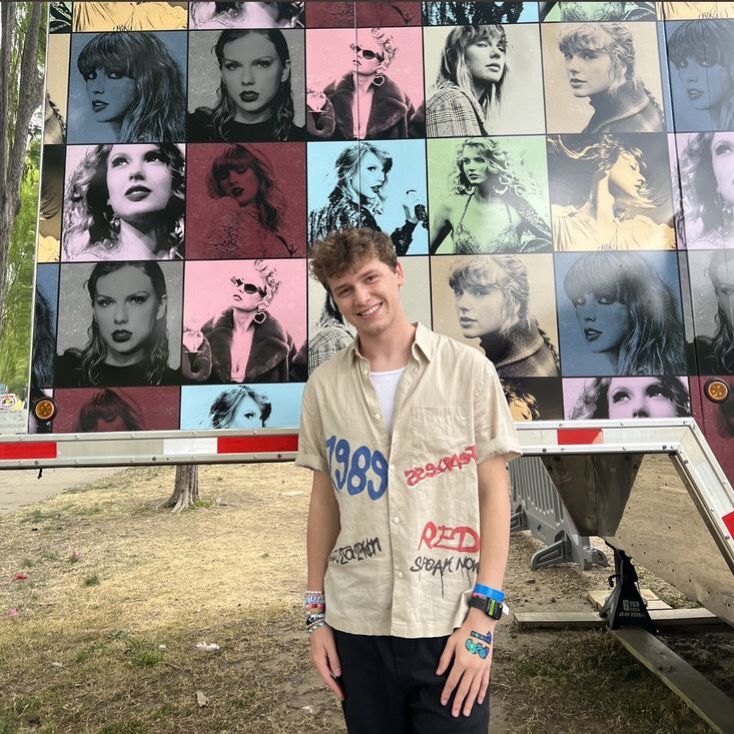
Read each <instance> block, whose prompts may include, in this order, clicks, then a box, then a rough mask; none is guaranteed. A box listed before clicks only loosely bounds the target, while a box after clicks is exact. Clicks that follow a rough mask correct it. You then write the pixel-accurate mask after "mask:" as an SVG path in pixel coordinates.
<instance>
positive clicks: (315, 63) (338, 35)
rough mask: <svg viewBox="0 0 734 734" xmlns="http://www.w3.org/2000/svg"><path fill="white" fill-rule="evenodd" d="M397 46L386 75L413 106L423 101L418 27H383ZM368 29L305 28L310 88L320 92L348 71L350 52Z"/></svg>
mask: <svg viewBox="0 0 734 734" xmlns="http://www.w3.org/2000/svg"><path fill="white" fill-rule="evenodd" d="M384 30H385V32H386V33H387V34H389V35H390V36H392V39H393V45H394V46H395V47H396V48H397V52H396V54H395V57H394V58H393V61H392V63H391V64H390V66H389V68H388V69H387V72H386V76H387V77H388V78H389V79H391V80H392V81H393V82H394V83H395V84H397V86H398V87H399V88H400V89H401V90H402V91H403V92H404V93H405V94H407V95H408V97H410V101H411V102H412V104H413V107H415V108H416V109H417V108H418V107H420V105H421V104H422V103H423V97H424V89H423V35H422V33H421V29H420V28H413V27H408V28H386V29H384ZM363 34H365V35H367V36H369V35H370V34H371V30H370V28H357V29H354V28H329V29H311V30H308V31H306V80H307V87H308V89H310V90H313V91H317V92H321V91H323V90H324V89H325V88H326V87H327V86H328V85H329V84H331V83H332V82H334V81H337V80H339V79H341V78H342V77H343V76H344V75H345V74H349V73H351V72H352V68H353V63H354V51H353V50H352V49H351V48H350V44H357V45H358V44H359V38H360V36H362V35H363Z"/></svg>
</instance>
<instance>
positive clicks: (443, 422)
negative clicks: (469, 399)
mask: <svg viewBox="0 0 734 734" xmlns="http://www.w3.org/2000/svg"><path fill="white" fill-rule="evenodd" d="M411 418H412V425H411V429H412V436H411V442H410V443H411V459H413V460H414V462H415V463H416V464H423V465H425V464H428V463H434V464H438V462H439V461H440V460H441V459H442V458H444V457H447V456H453V455H454V454H461V453H462V452H463V451H465V450H466V449H467V448H468V447H469V446H470V445H471V444H473V443H474V442H473V440H472V439H471V436H472V428H471V418H470V416H467V415H466V414H465V413H463V412H461V411H458V410H454V409H451V408H444V407H435V408H432V407H429V406H422V407H420V408H413V409H412V415H411Z"/></svg>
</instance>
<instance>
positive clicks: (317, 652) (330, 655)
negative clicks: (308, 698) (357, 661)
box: [311, 624, 344, 701]
mask: <svg viewBox="0 0 734 734" xmlns="http://www.w3.org/2000/svg"><path fill="white" fill-rule="evenodd" d="M311 663H312V664H313V666H314V668H316V670H317V671H318V673H319V675H320V676H321V679H322V680H323V681H324V683H326V685H327V686H328V687H329V688H331V690H332V692H333V693H334V695H335V696H336V697H337V698H338V699H339V700H340V701H343V700H344V692H343V691H342V689H341V686H340V685H339V684H338V683H337V682H336V678H339V677H340V676H341V674H342V669H341V665H340V664H339V656H338V655H337V653H336V642H335V641H334V632H333V631H332V629H331V627H329V625H328V624H327V625H324V626H323V627H319V629H317V630H315V631H314V632H312V633H311Z"/></svg>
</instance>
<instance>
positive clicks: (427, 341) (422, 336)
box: [346, 321, 438, 362]
mask: <svg viewBox="0 0 734 734" xmlns="http://www.w3.org/2000/svg"><path fill="white" fill-rule="evenodd" d="M413 326H415V327H416V329H415V339H414V340H413V344H412V346H411V348H410V350H411V354H412V355H413V356H414V357H415V358H416V359H418V360H420V356H419V355H420V354H422V355H423V356H424V357H425V358H426V360H427V361H428V362H430V361H431V359H432V358H433V350H434V348H435V346H436V341H437V340H438V335H437V334H435V333H434V332H433V331H431V330H430V329H428V328H427V327H425V326H423V324H421V323H420V322H419V321H417V322H415V323H414V324H413ZM346 351H347V354H348V355H349V356H350V358H351V359H352V361H353V362H356V361H357V360H363V361H364V360H366V357H364V355H363V354H362V353H361V352H360V351H359V337H358V336H355V337H354V341H353V342H352V343H351V344H350V345H349V346H348V347H347V349H346Z"/></svg>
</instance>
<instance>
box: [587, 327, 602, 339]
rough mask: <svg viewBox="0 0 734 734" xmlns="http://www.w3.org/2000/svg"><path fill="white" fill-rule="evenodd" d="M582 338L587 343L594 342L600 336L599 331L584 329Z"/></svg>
mask: <svg viewBox="0 0 734 734" xmlns="http://www.w3.org/2000/svg"><path fill="white" fill-rule="evenodd" d="M584 336H585V337H586V341H587V342H595V341H596V340H597V339H598V338H599V337H600V336H601V331H598V330H597V329H584Z"/></svg>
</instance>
